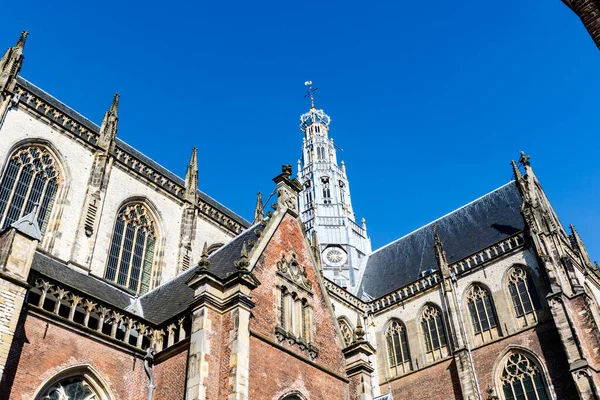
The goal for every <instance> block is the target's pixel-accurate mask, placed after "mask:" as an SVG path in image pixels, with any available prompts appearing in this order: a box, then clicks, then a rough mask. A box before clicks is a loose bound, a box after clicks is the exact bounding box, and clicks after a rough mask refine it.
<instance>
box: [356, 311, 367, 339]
mask: <svg viewBox="0 0 600 400" xmlns="http://www.w3.org/2000/svg"><path fill="white" fill-rule="evenodd" d="M363 340H365V330H364V329H363V326H362V321H361V318H360V314H357V316H356V329H354V342H362V341H363Z"/></svg>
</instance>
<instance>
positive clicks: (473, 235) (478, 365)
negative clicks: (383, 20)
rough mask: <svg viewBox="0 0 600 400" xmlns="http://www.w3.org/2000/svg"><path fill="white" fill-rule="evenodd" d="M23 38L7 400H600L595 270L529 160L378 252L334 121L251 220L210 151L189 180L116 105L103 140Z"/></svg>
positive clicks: (0, 395) (5, 293) (12, 74)
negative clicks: (221, 196) (135, 132)
mask: <svg viewBox="0 0 600 400" xmlns="http://www.w3.org/2000/svg"><path fill="white" fill-rule="evenodd" d="M25 41H26V33H24V34H23V35H22V36H21V37H20V38H19V40H18V41H17V43H16V44H15V45H14V46H13V47H11V48H9V49H8V50H7V51H6V53H5V54H4V56H3V57H2V59H0V168H1V169H0V174H1V175H0V225H1V226H0V229H1V232H0V373H1V375H2V378H1V381H0V400H8V399H10V400H24V399H34V400H41V399H53V400H57V399H59V400H67V399H68V400H79V399H96V400H98V399H101V400H128V399H129V400H142V399H160V400H163V399H165V400H199V399H206V400H220V399H240V400H242V399H252V400H263V399H265V400H298V399H304V400H309V399H310V400H319V399H323V400H325V399H340V400H354V399H356V400H373V399H378V400H384V399H385V400H390V399H396V400H401V399H412V398H430V399H433V400H447V399H465V400H471V399H490V400H491V399H503V400H513V399H536V400H545V399H554V400H569V399H600V328H599V327H600V309H599V304H600V270H599V268H598V265H597V264H594V263H592V261H591V259H590V256H589V255H588V253H587V251H586V248H585V245H584V243H583V241H582V239H581V237H580V236H579V235H578V233H577V231H576V230H575V228H574V227H572V226H571V227H570V229H569V230H568V231H567V230H565V229H564V227H563V226H562V225H561V223H560V221H559V219H558V216H557V215H556V214H555V212H554V210H553V209H552V206H551V203H550V201H549V199H548V198H547V197H546V195H545V193H544V191H543V189H542V186H541V184H540V182H539V181H538V179H537V178H536V175H535V173H534V171H533V168H532V165H531V162H530V159H529V157H528V156H526V155H525V154H521V157H520V158H519V160H518V161H513V163H512V172H513V175H514V179H513V180H512V181H511V182H509V183H506V184H504V185H501V186H499V187H498V189H496V190H494V191H492V192H490V193H488V194H486V195H484V196H482V197H480V198H479V199H476V200H474V201H473V202H471V203H469V204H467V205H465V206H463V207H461V208H460V209H458V210H456V211H454V212H452V213H450V214H448V215H446V216H444V217H442V218H439V219H438V220H436V221H433V222H432V223H430V224H428V225H426V226H424V227H422V228H420V229H418V230H416V231H414V232H412V233H409V234H407V235H405V236H403V237H402V238H400V239H398V240H396V241H394V242H392V243H390V244H388V245H386V246H384V247H382V248H380V249H377V250H375V251H371V250H370V242H369V241H368V237H367V235H366V226H365V224H364V223H361V224H357V223H356V222H355V220H354V216H353V212H352V206H351V203H350V200H349V199H350V193H349V188H348V177H347V174H346V170H345V168H344V166H343V165H342V167H338V166H337V160H335V158H334V159H329V158H328V157H334V156H335V149H334V148H333V142H332V141H331V140H330V139H329V138H328V137H327V136H326V133H327V131H321V130H320V129H321V128H322V127H324V125H322V122H323V119H322V118H321V117H323V116H326V114H324V112H322V110H317V109H316V108H311V111H309V113H308V114H309V117H310V118H308V119H304V120H303V124H305V126H304V129H303V132H304V134H305V142H304V147H303V157H304V158H303V162H302V163H301V164H300V165H299V174H298V177H297V178H293V177H292V168H291V166H287V165H286V166H283V167H282V170H281V173H280V174H278V175H277V176H276V177H275V178H274V185H275V188H276V192H277V201H276V202H275V203H274V204H273V209H272V211H271V210H269V211H266V212H265V210H264V205H263V204H262V201H260V200H259V201H258V202H257V208H256V212H255V218H254V221H253V222H248V221H246V220H244V219H243V218H242V217H240V216H239V215H237V214H235V213H234V212H233V211H231V210H229V209H228V208H226V207H225V206H224V205H222V204H221V203H219V202H217V201H215V200H214V199H212V198H211V197H209V196H208V195H207V194H205V193H203V192H201V191H199V190H198V188H197V187H198V178H197V173H198V170H197V168H198V167H197V153H198V152H200V153H202V151H203V150H202V149H200V150H196V149H193V150H192V155H191V158H190V162H189V165H188V169H187V173H186V177H185V179H181V178H179V177H177V176H176V175H174V174H172V173H171V172H169V171H168V170H166V169H165V168H163V167H161V166H160V165H159V164H158V163H156V162H155V161H153V160H151V159H149V158H148V157H146V156H144V155H143V154H141V153H140V152H138V151H136V150H135V149H134V148H133V147H131V146H130V145H128V144H126V143H124V142H123V141H121V140H120V139H119V138H118V137H117V131H118V102H119V98H118V96H115V97H114V99H113V101H112V103H111V104H110V107H109V108H108V111H107V112H106V113H105V115H104V118H103V120H102V123H101V124H100V125H96V124H94V123H93V122H91V121H90V120H88V119H86V118H85V117H83V116H82V115H80V114H78V113H77V112H75V111H74V110H73V109H71V108H70V107H68V106H67V105H65V104H64V103H62V102H60V101H59V100H57V99H55V98H54V97H52V96H51V95H49V94H48V93H46V92H44V91H43V90H42V89H40V88H38V87H37V86H35V85H34V84H32V83H30V82H28V81H27V80H25V79H24V78H22V77H21V76H20V75H19V72H20V70H21V67H22V65H23V60H24V57H23V51H24V48H25ZM313 109H314V111H312V110H313ZM310 113H315V114H319V117H315V118H312V117H311V116H310ZM304 115H306V114H304ZM323 118H324V117H323ZM318 124H321V125H320V127H321V128H319V129H317V128H316V127H317V125H318ZM328 128H329V126H328V124H327V130H328ZM312 145H315V146H317V147H318V146H322V147H324V148H326V149H327V151H326V152H325V153H319V152H323V151H324V150H315V149H313V148H311V147H310V146H312ZM315 156H316V159H317V160H318V164H314V165H310V163H311V160H313V159H314V157H315ZM327 177H329V179H323V178H327ZM327 184H329V185H331V186H330V187H327ZM307 188H318V189H319V192H318V196H315V197H311V198H310V202H311V204H312V205H309V202H308V200H307V199H308V198H307V197H306V196H307ZM326 188H327V189H329V190H330V192H327V191H326V190H325V189H326ZM332 189H333V190H336V191H338V192H334V191H332ZM341 189H345V190H346V192H344V194H341V192H339V190H341ZM335 196H339V197H335ZM342 196H345V197H342ZM326 200H329V202H327V201H326ZM324 207H329V209H328V210H326V209H324ZM334 208H335V210H334ZM310 210H312V211H310ZM307 211H309V212H312V213H313V214H311V215H312V216H311V217H306V216H304V215H303V213H304V212H307ZM327 212H333V213H339V214H331V215H329V214H327ZM315 215H316V216H319V215H321V216H324V217H327V218H329V220H327V219H324V220H323V221H322V222H321V224H322V225H323V226H325V227H327V226H330V227H332V231H333V230H334V229H337V231H336V232H344V229H346V232H351V231H352V230H354V231H355V233H356V236H355V237H354V238H351V237H350V236H351V235H348V236H347V237H346V239H345V240H346V242H344V237H343V236H342V235H338V234H332V235H331V236H325V234H321V233H320V230H319V229H316V228H315V226H314V225H311V226H309V225H308V224H307V221H309V220H310V221H313V223H314V222H315V221H316V219H315V218H313V216H315ZM334 217H335V218H334ZM336 218H337V219H336ZM336 221H337V222H336ZM327 224H330V225H327ZM336 224H337V225H336ZM333 227H334V228H333ZM323 230H324V231H326V229H325V228H323ZM336 235H337V236H336ZM322 237H324V238H325V240H324V243H320V241H321V238H322ZM330 249H334V250H335V249H338V250H335V251H334V250H330ZM336 251H337V253H336ZM339 251H348V254H346V256H344V254H341V253H340V252H339ZM351 252H355V253H351ZM340 260H344V261H343V262H342V261H340ZM346 260H351V261H350V264H346V263H345V261H346ZM352 263H353V264H352ZM336 267H337V268H340V271H342V272H343V271H344V268H346V271H350V268H353V270H352V274H353V276H352V279H348V282H349V284H347V285H341V286H340V283H341V281H339V280H338V281H337V282H336V275H331V274H333V273H334V272H335V270H334V268H336ZM348 273H349V272H348ZM355 273H356V274H355ZM339 276H340V275H337V277H339ZM342 276H343V273H342ZM336 283H338V284H336ZM342 286H346V288H344V287H342Z"/></svg>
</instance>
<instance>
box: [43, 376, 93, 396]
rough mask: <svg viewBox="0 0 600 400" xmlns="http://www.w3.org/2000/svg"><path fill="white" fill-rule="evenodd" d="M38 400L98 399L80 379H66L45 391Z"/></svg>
mask: <svg viewBox="0 0 600 400" xmlns="http://www.w3.org/2000/svg"><path fill="white" fill-rule="evenodd" d="M38 399H39V400H98V399H99V397H98V396H97V395H96V393H94V391H93V390H92V389H91V388H90V387H89V386H88V384H87V383H86V382H85V381H84V380H83V379H81V378H72V379H66V380H63V381H60V382H57V383H55V384H54V385H52V387H50V389H48V390H46V391H45V392H44V393H43V394H42V396H41V397H38Z"/></svg>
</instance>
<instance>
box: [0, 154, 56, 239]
mask: <svg viewBox="0 0 600 400" xmlns="http://www.w3.org/2000/svg"><path fill="white" fill-rule="evenodd" d="M60 184H61V176H60V172H59V169H58V166H57V165H56V162H55V160H54V158H53V157H52V155H51V154H50V152H49V151H48V149H46V148H44V147H41V146H36V145H30V146H26V147H23V148H21V149H18V150H16V151H15V152H14V153H13V154H12V155H11V156H10V158H9V161H8V163H7V165H6V169H5V171H4V174H3V176H2V181H0V229H4V228H6V227H8V226H9V225H10V224H12V223H13V222H15V221H17V220H18V219H19V218H21V217H23V216H24V215H26V214H28V213H30V212H31V211H32V210H33V209H34V206H35V205H36V204H38V205H39V208H38V210H37V221H38V224H39V226H40V231H41V232H42V235H43V234H44V232H45V230H46V228H47V226H48V222H49V220H50V214H51V212H52V207H53V205H54V202H55V200H56V196H57V193H58V189H59V187H60Z"/></svg>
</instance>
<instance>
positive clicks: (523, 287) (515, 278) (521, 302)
mask: <svg viewBox="0 0 600 400" xmlns="http://www.w3.org/2000/svg"><path fill="white" fill-rule="evenodd" d="M508 290H509V291H510V296H511V298H512V300H513V305H514V307H515V312H516V314H517V317H523V316H525V315H527V314H530V313H533V312H534V311H535V310H538V309H539V308H541V304H540V300H539V298H538V295H537V292H536V290H535V284H534V282H533V278H532V277H531V275H530V274H529V273H527V271H525V269H523V268H522V267H515V268H513V269H512V271H511V272H510V274H509V275H508Z"/></svg>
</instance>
